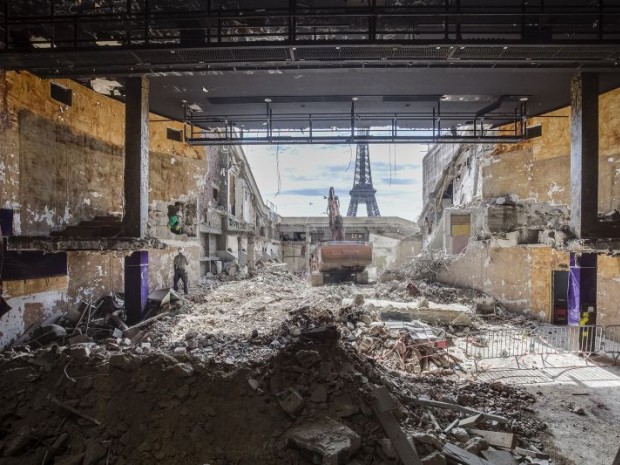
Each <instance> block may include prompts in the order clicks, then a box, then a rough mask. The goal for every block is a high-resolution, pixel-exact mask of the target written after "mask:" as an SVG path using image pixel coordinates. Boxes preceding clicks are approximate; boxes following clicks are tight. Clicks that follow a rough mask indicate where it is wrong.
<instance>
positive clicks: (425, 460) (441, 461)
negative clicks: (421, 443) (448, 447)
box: [422, 450, 448, 465]
mask: <svg viewBox="0 0 620 465" xmlns="http://www.w3.org/2000/svg"><path fill="white" fill-rule="evenodd" d="M447 463H448V462H447V461H446V456H445V455H443V454H442V453H441V452H439V451H438V450H436V451H435V452H432V453H430V454H428V455H427V456H426V457H422V465H446V464H447Z"/></svg>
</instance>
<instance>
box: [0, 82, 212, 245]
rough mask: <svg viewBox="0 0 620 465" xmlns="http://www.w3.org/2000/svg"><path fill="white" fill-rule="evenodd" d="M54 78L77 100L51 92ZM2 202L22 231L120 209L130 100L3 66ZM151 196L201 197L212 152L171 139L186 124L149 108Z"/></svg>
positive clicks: (31, 231) (0, 109) (0, 85)
mask: <svg viewBox="0 0 620 465" xmlns="http://www.w3.org/2000/svg"><path fill="white" fill-rule="evenodd" d="M51 82H54V83H56V84H59V85H61V86H62V87H65V88H68V89H71V90H72V92H73V99H72V105H71V106H66V105H63V104H61V103H59V102H56V101H55V100H53V99H52V98H51V97H50V83H51ZM0 94H1V95H0V114H1V115H2V120H1V121H0V123H2V124H0V139H1V140H2V142H3V143H2V144H0V158H1V160H2V162H3V163H2V164H0V179H2V180H3V182H2V185H1V186H0V201H1V206H2V207H4V208H13V209H15V210H16V212H17V215H18V216H19V221H18V223H19V226H20V227H21V233H22V234H47V233H49V231H50V230H52V229H59V228H60V227H63V226H66V225H69V224H76V223H78V222H79V221H80V220H84V219H89V218H91V217H93V216H96V215H105V214H110V213H120V212H121V211H122V186H123V157H124V155H123V154H124V118H125V110H124V104H123V103H121V102H119V101H116V100H114V99H112V98H109V97H106V96H104V95H101V94H98V93H96V92H94V91H92V90H89V89H87V88H86V87H84V86H82V85H80V84H77V83H75V82H73V81H70V80H63V79H60V80H51V81H49V80H42V79H39V78H38V77H36V76H33V75H31V74H29V73H15V72H6V73H1V72H0ZM149 119H150V123H149V132H150V165H149V181H150V186H149V201H150V202H152V201H154V200H161V201H164V202H169V201H172V200H175V199H178V198H180V197H182V196H188V197H190V198H191V197H194V198H195V197H197V196H198V195H199V191H200V189H201V186H202V185H203V183H204V173H205V172H206V152H205V149H204V148H203V147H193V146H189V145H187V144H185V143H183V142H177V141H172V140H169V139H168V138H167V128H172V129H176V130H183V123H180V122H177V121H166V120H164V118H162V117H161V116H159V115H156V114H153V113H151V114H150V117H149Z"/></svg>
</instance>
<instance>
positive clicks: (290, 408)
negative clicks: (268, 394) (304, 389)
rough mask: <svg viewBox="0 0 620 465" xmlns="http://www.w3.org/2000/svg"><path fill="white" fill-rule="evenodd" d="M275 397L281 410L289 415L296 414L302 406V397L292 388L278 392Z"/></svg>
mask: <svg viewBox="0 0 620 465" xmlns="http://www.w3.org/2000/svg"><path fill="white" fill-rule="evenodd" d="M277 397H278V403H279V404H280V407H281V408H282V410H284V411H285V412H286V413H288V414H289V415H291V416H295V415H297V414H298V413H299V412H301V410H302V409H303V408H304V398H303V397H301V395H300V394H299V392H297V391H296V390H295V389H293V388H288V389H286V390H285V391H282V392H280V393H278V395H277Z"/></svg>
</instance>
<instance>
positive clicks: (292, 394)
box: [0, 326, 541, 465]
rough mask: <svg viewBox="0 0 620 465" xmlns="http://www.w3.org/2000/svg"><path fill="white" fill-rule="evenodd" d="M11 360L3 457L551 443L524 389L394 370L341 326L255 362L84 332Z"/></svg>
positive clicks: (151, 457)
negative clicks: (541, 437) (342, 336)
mask: <svg viewBox="0 0 620 465" xmlns="http://www.w3.org/2000/svg"><path fill="white" fill-rule="evenodd" d="M0 365H1V369H2V372H3V373H4V376H3V379H2V382H1V385H2V391H1V394H0V396H1V402H2V405H3V408H2V415H1V417H0V428H1V429H0V441H1V444H2V448H1V449H0V454H1V455H2V457H3V458H2V459H0V463H3V464H11V463H15V464H18V463H19V464H33V465H34V464H49V463H54V464H65V465H66V464H83V465H94V464H103V463H114V464H120V465H122V464H147V463H149V464H150V463H175V464H185V463H187V464H196V463H210V464H213V465H224V464H229V463H247V464H250V463H252V464H291V463H299V464H304V463H308V464H310V463H323V464H338V463H343V464H377V465H379V464H386V463H394V462H395V461H396V459H397V457H400V456H401V455H400V454H404V453H405V452H403V451H408V453H410V454H415V456H416V457H419V460H420V461H419V462H416V463H423V464H427V465H428V464H435V463H444V464H445V463H446V456H450V454H452V453H453V451H454V450H457V451H458V450H459V449H464V450H466V451H469V453H474V454H476V453H481V452H482V451H483V450H490V448H491V447H490V443H489V438H491V437H493V435H492V434H491V432H496V433H497V434H500V433H501V434H508V435H515V434H518V435H519V436H518V438H517V437H516V436H514V438H513V436H510V437H511V438H513V439H512V440H513V441H515V445H516V444H517V441H518V444H519V445H520V446H522V447H527V448H528V449H527V450H530V451H532V450H534V449H532V445H537V446H540V444H538V443H537V442H536V441H533V442H532V441H531V440H529V439H527V438H528V437H530V436H532V435H535V434H537V433H538V432H539V431H540V428H541V426H540V425H539V424H537V423H536V421H535V420H533V418H532V417H533V416H532V414H531V413H529V412H528V411H527V409H524V408H523V407H524V405H525V406H527V405H530V403H531V402H532V401H533V399H532V398H531V397H530V396H528V395H527V394H525V393H524V392H522V391H518V390H515V389H513V388H510V387H505V386H499V387H494V386H493V385H485V384H477V383H468V382H462V381H460V380H459V379H458V378H457V377H453V378H446V377H441V376H423V377H412V376H410V375H407V374H404V373H399V372H394V371H391V370H388V369H387V368H385V367H383V366H382V365H381V364H380V363H377V362H376V361H375V360H373V359H368V358H366V357H363V356H360V355H359V354H358V353H357V351H356V350H355V349H353V348H352V347H350V346H348V345H346V344H343V343H342V341H340V340H339V333H338V331H337V328H335V327H333V326H325V327H318V328H316V327H315V328H311V329H309V330H304V331H302V333H301V334H300V336H299V338H298V339H297V340H296V342H294V343H292V344H290V345H289V346H288V347H286V348H285V349H283V350H280V351H278V352H276V353H275V354H274V355H273V356H272V357H270V358H269V359H268V360H265V361H261V362H260V363H254V364H251V363H249V364H239V365H236V366H230V365H222V364H217V363H215V362H211V363H206V362H205V361H204V360H203V359H202V358H201V357H195V356H193V355H191V354H179V355H176V356H175V355H171V354H169V353H166V352H161V351H159V350H156V349H153V348H141V350H138V348H136V347H133V348H127V349H124V350H123V351H117V352H111V351H108V350H107V349H106V348H105V346H102V345H97V344H95V343H87V344H79V345H74V346H71V347H59V346H57V345H52V346H50V347H48V348H45V349H40V350H38V351H35V352H22V353H18V352H7V353H5V354H4V355H3V357H2V360H1V361H0ZM494 389H501V391H500V392H499V394H500V395H497V393H496V392H494ZM429 394H431V395H432V397H429ZM434 399H437V400H434ZM386 402H387V404H389V405H388V406H387V407H386V406H385V403H386ZM424 402H430V403H431V404H432V403H433V402H436V404H434V405H431V406H427V405H425V404H424ZM446 405H447V406H448V407H447V408H446ZM437 406H439V407H437ZM459 409H460V410H459ZM472 416H474V417H476V418H474V419H472V418H471V417H472ZM459 422H463V427H455V426H454V425H456V424H460V423H459ZM450 425H453V426H452V428H450V429H449V427H450ZM474 426H475V429H473V427H474ZM395 432H396V433H398V434H395ZM487 436H488V437H487ZM485 437H486V439H485ZM399 438H401V439H402V438H404V441H405V442H404V443H403V442H402V440H401V439H399ZM454 448H457V449H454ZM412 463H413V462H412ZM524 463H525V462H524Z"/></svg>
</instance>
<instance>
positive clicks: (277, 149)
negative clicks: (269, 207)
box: [274, 144, 282, 199]
mask: <svg viewBox="0 0 620 465" xmlns="http://www.w3.org/2000/svg"><path fill="white" fill-rule="evenodd" d="M276 172H277V174H278V192H276V195H275V196H274V199H275V198H276V197H277V196H278V195H279V194H280V187H281V186H282V183H281V179H280V144H278V145H276Z"/></svg>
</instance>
